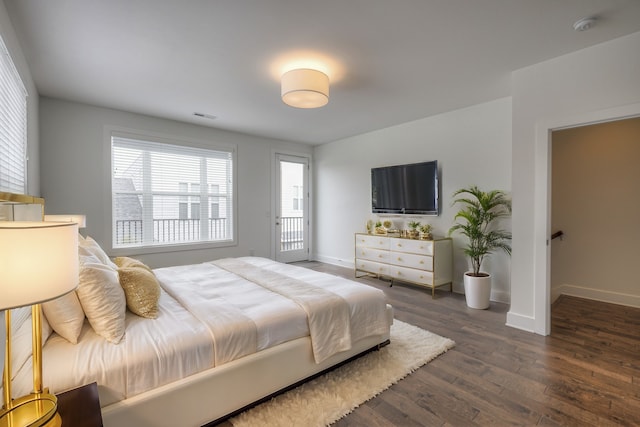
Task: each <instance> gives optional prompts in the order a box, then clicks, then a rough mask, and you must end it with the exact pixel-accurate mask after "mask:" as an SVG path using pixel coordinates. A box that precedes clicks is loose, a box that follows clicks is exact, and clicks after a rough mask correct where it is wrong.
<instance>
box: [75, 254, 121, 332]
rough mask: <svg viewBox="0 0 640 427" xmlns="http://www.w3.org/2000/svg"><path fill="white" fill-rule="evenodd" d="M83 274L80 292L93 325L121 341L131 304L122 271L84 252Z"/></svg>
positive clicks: (94, 327) (97, 330) (81, 258)
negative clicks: (126, 294) (123, 285)
mask: <svg viewBox="0 0 640 427" xmlns="http://www.w3.org/2000/svg"><path fill="white" fill-rule="evenodd" d="M79 276H80V277H79V279H80V283H79V284H78V289H77V290H76V293H77V294H78V299H79V300H80V304H81V305H82V309H83V310H84V313H85V314H86V315H87V319H89V323H90V324H91V327H92V328H93V330H94V331H95V332H96V333H97V334H98V335H100V336H102V337H103V338H105V339H106V340H107V341H109V342H111V343H113V344H118V343H119V342H120V340H122V337H123V336H124V329H125V322H124V318H125V311H126V308H127V304H126V300H125V296H124V291H123V290H122V287H121V286H120V282H118V272H117V271H116V270H115V269H113V268H111V267H109V266H108V265H105V264H103V263H102V262H101V261H100V260H99V259H98V258H96V257H95V256H88V257H87V256H81V257H80V274H79Z"/></svg>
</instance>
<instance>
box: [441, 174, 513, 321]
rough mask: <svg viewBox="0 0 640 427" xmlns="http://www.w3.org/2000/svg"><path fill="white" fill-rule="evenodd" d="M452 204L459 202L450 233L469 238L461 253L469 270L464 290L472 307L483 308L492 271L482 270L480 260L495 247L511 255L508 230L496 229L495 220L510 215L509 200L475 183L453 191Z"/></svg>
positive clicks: (485, 304) (488, 296)
mask: <svg viewBox="0 0 640 427" xmlns="http://www.w3.org/2000/svg"><path fill="white" fill-rule="evenodd" d="M453 198H454V200H453V202H452V205H460V210H459V211H458V213H457V214H456V216H455V218H454V221H456V223H455V224H454V225H453V226H452V227H451V228H450V229H449V234H450V235H451V234H452V233H454V232H459V233H460V234H462V235H463V236H465V237H466V238H467V239H468V244H467V246H466V247H465V248H464V253H465V255H467V257H468V258H469V260H470V262H471V271H468V272H466V273H465V275H464V293H465V298H466V300H467V305H468V306H469V307H471V308H478V309H486V308H488V307H489V298H490V296H491V275H490V274H489V273H486V272H483V271H481V269H480V268H481V267H482V261H483V260H484V259H485V257H487V256H488V255H490V254H492V253H493V252H495V251H496V250H503V251H505V252H506V253H507V254H509V255H511V245H510V241H511V233H510V232H508V231H506V230H502V229H499V228H498V227H497V224H496V222H497V221H498V220H499V219H500V218H504V217H507V216H509V215H511V200H509V199H508V198H507V195H506V193H505V192H504V191H500V190H492V191H487V192H485V191H482V190H480V189H479V188H478V187H477V186H472V187H469V188H462V189H460V190H458V191H456V192H455V193H453Z"/></svg>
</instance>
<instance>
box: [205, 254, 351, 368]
mask: <svg viewBox="0 0 640 427" xmlns="http://www.w3.org/2000/svg"><path fill="white" fill-rule="evenodd" d="M212 264H214V265H216V266H218V267H220V268H222V269H224V270H227V271H229V272H231V273H233V274H236V275H238V276H240V277H242V278H244V279H247V280H249V281H251V282H253V283H256V284H258V285H260V286H262V287H264V288H266V289H268V290H270V291H272V292H275V293H278V294H280V295H282V296H284V297H286V298H289V299H290V300H292V301H294V302H295V303H296V304H298V305H299V306H300V307H302V308H303V309H304V311H305V312H306V314H307V319H308V323H309V335H310V337H311V345H312V348H313V355H314V358H315V361H316V363H320V362H322V361H324V360H326V359H327V358H329V357H330V356H332V355H334V354H336V353H339V352H341V351H345V350H349V349H350V348H351V322H350V315H349V311H350V310H349V305H348V304H347V302H346V301H345V300H344V299H343V298H342V297H341V296H339V295H336V294H335V293H333V292H331V291H328V290H325V289H323V288H321V287H318V286H313V285H310V284H309V283H306V282H303V281H301V280H298V279H295V278H292V277H289V276H286V275H283V274H280V273H278V272H275V271H270V270H267V269H264V268H261V267H257V266H254V265H252V264H249V263H248V262H245V261H242V260H240V259H235V258H227V259H221V260H217V261H213V262H212Z"/></svg>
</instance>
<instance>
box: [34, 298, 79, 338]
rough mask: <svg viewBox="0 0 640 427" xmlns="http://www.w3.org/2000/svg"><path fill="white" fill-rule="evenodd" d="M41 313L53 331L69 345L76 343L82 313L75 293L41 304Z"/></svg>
mask: <svg viewBox="0 0 640 427" xmlns="http://www.w3.org/2000/svg"><path fill="white" fill-rule="evenodd" d="M42 311H43V312H44V315H45V317H46V318H47V320H48V321H49V324H50V325H51V327H52V328H53V330H54V331H56V332H57V333H58V335H60V336H61V337H63V338H64V339H66V340H67V341H69V342H70V343H71V344H77V343H78V337H79V336H80V331H81V330H82V324H83V323H84V311H82V306H81V305H80V300H79V299H78V295H77V294H76V292H75V291H72V292H69V293H68V294H66V295H63V296H61V297H60V298H56V299H54V300H53V301H49V302H45V303H44V304H42Z"/></svg>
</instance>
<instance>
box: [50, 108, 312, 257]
mask: <svg viewBox="0 0 640 427" xmlns="http://www.w3.org/2000/svg"><path fill="white" fill-rule="evenodd" d="M105 127H107V128H109V127H121V128H127V129H133V130H138V131H141V132H148V133H152V134H162V135H166V136H169V137H176V138H178V139H180V138H184V139H188V140H197V141H205V142H206V141H211V142H219V143H227V144H235V145H236V146H237V149H238V153H237V167H238V175H237V176H238V178H237V180H238V183H237V189H238V190H237V192H238V194H237V197H238V205H237V207H238V216H237V218H238V224H237V228H238V244H237V245H236V246H231V247H225V248H216V249H208V250H192V251H181V252H168V253H158V254H144V255H136V257H137V258H140V259H142V260H143V261H145V262H146V263H148V264H149V265H150V266H152V267H161V266H166V265H177V264H187V263H194V262H201V261H208V260H213V259H217V258H221V257H226V256H244V255H249V254H250V253H251V252H252V253H254V254H255V255H256V256H266V257H269V254H270V252H271V240H270V235H271V234H270V233H271V228H270V227H271V221H270V210H271V191H270V190H271V187H270V185H271V184H270V176H271V168H272V166H271V165H272V160H271V153H272V152H273V150H276V151H280V152H284V153H287V152H291V151H293V152H296V153H307V154H311V152H312V148H311V147H310V146H307V145H303V144H295V143H288V142H283V141H276V140H271V139H266V138H259V137H253V136H249V135H244V134H239V133H233V132H225V131H221V130H218V129H213V128H210V127H204V126H196V125H192V124H187V123H180V122H175V121H171V120H164V119H159V118H155V117H149V116H143V115H138V114H133V113H127V112H123V111H117V110H111V109H107V108H100V107H94V106H89V105H84V104H78V103H73V102H67V101H62V100H58V99H52V98H45V97H43V98H41V99H40V129H41V135H42V137H41V147H40V155H41V158H42V159H43V161H42V166H41V185H42V196H43V197H44V198H45V200H46V211H47V213H52V214H54V213H81V214H85V215H86V216H87V228H86V229H85V230H83V231H82V232H83V233H84V234H87V235H90V236H92V237H93V238H95V239H96V240H97V241H98V242H99V243H101V244H102V245H103V246H104V247H105V249H107V250H108V249H109V248H108V247H106V244H105V243H106V242H107V241H108V239H107V237H108V236H109V233H110V228H109V226H108V224H109V221H108V213H109V212H110V209H111V208H110V194H109V188H110V187H109V185H108V183H109V171H108V168H109V166H108V164H109V163H108V161H106V160H105V159H108V158H109V155H110V153H109V148H108V144H106V143H105V136H104V133H105Z"/></svg>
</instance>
